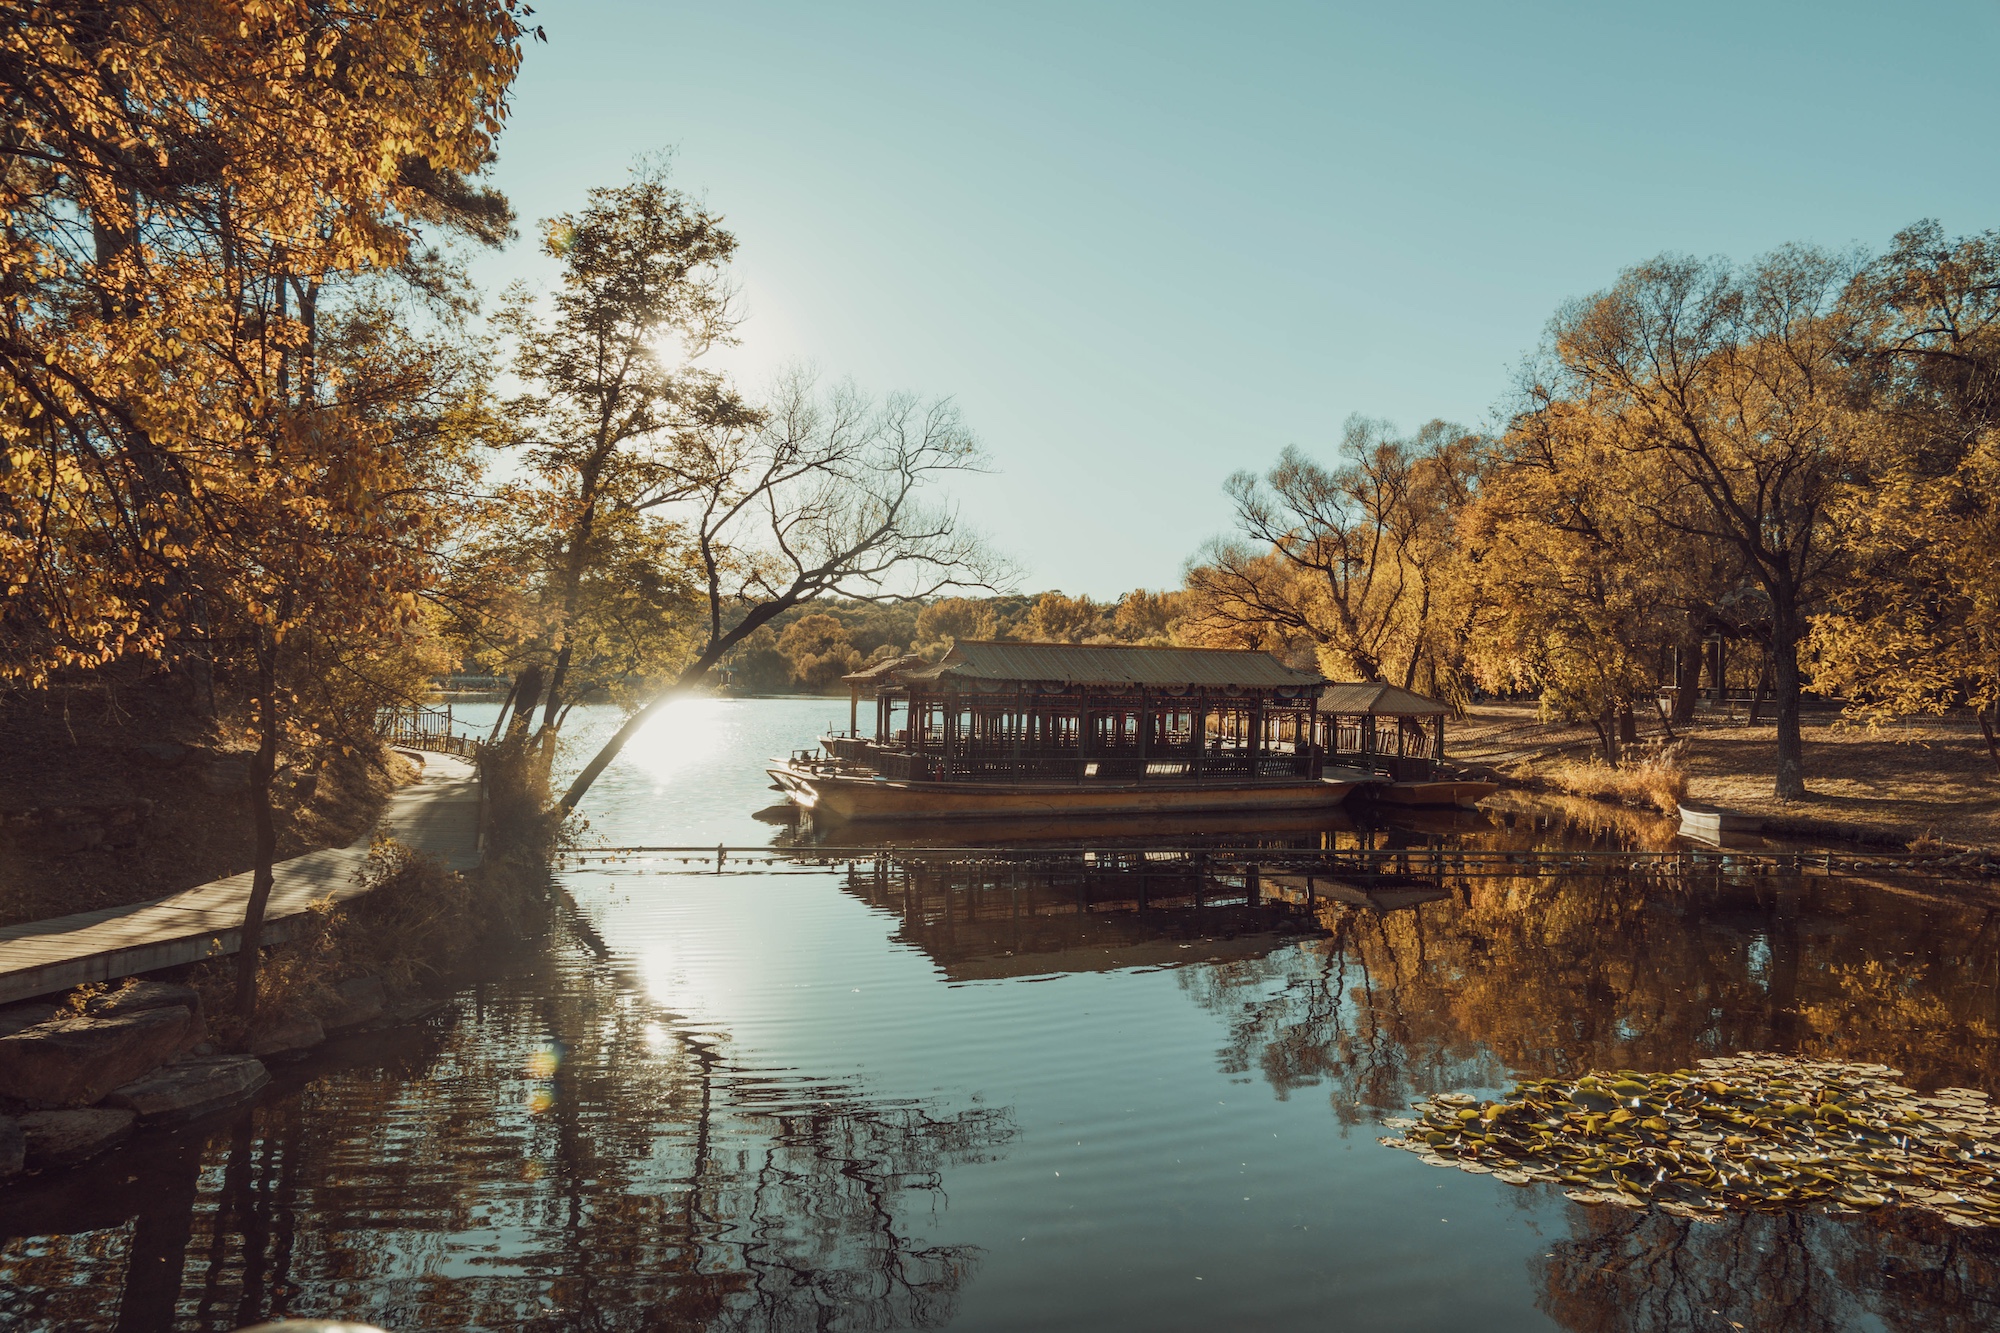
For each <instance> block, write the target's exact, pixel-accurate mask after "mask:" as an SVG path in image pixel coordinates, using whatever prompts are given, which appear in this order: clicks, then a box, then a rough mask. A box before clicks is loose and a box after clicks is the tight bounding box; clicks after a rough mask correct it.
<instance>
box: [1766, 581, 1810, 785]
mask: <svg viewBox="0 0 2000 1333" xmlns="http://www.w3.org/2000/svg"><path fill="white" fill-rule="evenodd" d="M1771 601H1772V614H1771V678H1772V682H1773V683H1774V684H1775V685H1776V687H1777V700H1776V702H1777V709H1778V772H1777V781H1776V784H1775V787H1774V792H1775V794H1776V795H1777V797H1778V799H1779V800H1781V801H1796V800H1798V799H1799V798H1801V797H1803V796H1804V795H1805V794H1806V758H1805V738H1804V736H1803V735H1802V734H1801V731H1800V720H1799V712H1800V696H1801V694H1802V692H1803V686H1802V684H1801V681H1800V678H1799V640H1800V639H1802V638H1804V637H1805V634H1804V626H1803V625H1802V624H1801V623H1800V617H1799V608H1798V605H1797V603H1796V601H1795V600H1794V599H1792V598H1789V597H1785V598H1780V597H1775V596H1774V597H1773V598H1772V599H1771Z"/></svg>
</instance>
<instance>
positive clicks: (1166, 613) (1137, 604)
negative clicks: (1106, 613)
mask: <svg viewBox="0 0 2000 1333" xmlns="http://www.w3.org/2000/svg"><path fill="white" fill-rule="evenodd" d="M1183 600H1184V599H1183V598H1182V595H1181V594H1180V593H1179V592H1174V591H1168V592H1152V591H1149V590H1148V589H1145V588H1135V589H1133V590H1132V591H1131V592H1128V593H1126V594H1124V595H1123V596H1122V597H1120V598H1119V599H1118V603H1117V606H1116V607H1115V608H1114V609H1113V610H1112V612H1111V632H1112V634H1113V636H1115V637H1116V638H1119V639H1122V640H1124V641H1125V642H1127V643H1145V642H1154V641H1160V642H1165V641H1166V640H1168V639H1169V638H1170V637H1171V636H1172V633H1173V627H1174V623H1175V622H1176V621H1177V620H1179V619H1180V616H1181V604H1182V601H1183Z"/></svg>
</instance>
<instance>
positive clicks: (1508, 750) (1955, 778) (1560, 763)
mask: <svg viewBox="0 0 2000 1333" xmlns="http://www.w3.org/2000/svg"><path fill="white" fill-rule="evenodd" d="M1641 722H1642V725H1641V729H1640V734H1641V736H1642V738H1643V739H1644V740H1645V741H1646V742H1647V743H1648V748H1649V750H1651V751H1652V752H1653V753H1658V752H1659V751H1660V750H1661V749H1663V748H1664V749H1666V750H1667V751H1668V753H1669V754H1670V755H1671V762H1670V763H1665V764H1661V763H1659V762H1658V761H1655V763H1654V765H1653V767H1652V768H1651V770H1650V771H1646V770H1641V769H1626V770H1618V771H1613V770H1611V769H1609V768H1607V767H1605V766H1604V765H1603V764H1602V763H1601V762H1598V761H1597V759H1596V751H1597V747H1598V741H1597V734H1596V732H1595V731H1593V730H1592V729H1591V728H1590V727H1588V726H1579V725H1573V724H1553V725H1551V724H1544V723H1543V722H1541V721H1540V719H1539V717H1538V715H1537V710H1536V707H1535V705H1533V704H1485V705H1480V706H1477V707H1475V708H1474V709H1473V710H1472V713H1471V716H1470V717H1468V718H1466V719H1465V720H1463V721H1461V722H1458V723H1456V724H1454V725H1452V726H1451V727H1450V729H1449V734H1448V738H1447V753H1448V756H1449V758H1450V759H1451V760H1453V761H1454V762H1456V763H1460V764H1466V765H1476V766H1479V767H1483V768H1489V769H1491V770H1493V771H1494V772H1495V773H1497V774H1499V775H1501V776H1502V777H1504V778H1506V779H1507V780H1509V781H1512V782H1514V783H1518V784H1520V785H1523V786H1533V787H1541V788H1545V789H1549V790H1556V791H1567V792H1572V793H1575V794H1578V795H1584V796H1592V797H1596V798H1598V799H1601V800H1613V801H1619V802H1622V803H1625V804H1629V805H1633V806H1653V807H1658V808H1665V807H1666V806H1667V805H1669V804H1670V803H1671V800H1672V799H1673V798H1674V796H1675V795H1677V790H1676V789H1677V786H1678V784H1679V783H1680V782H1682V781H1684V783H1685V791H1686V795H1687V797H1688V798H1689V799H1690V800H1694V801H1700V802H1705V803H1708V804H1713V805H1719V806H1724V807H1726V808H1728V809H1732V810H1740V811H1743V812H1745V813H1748V814H1755V815H1761V816H1763V817H1764V818H1765V819H1767V820H1768V821H1771V822H1770V824H1769V828H1770V830H1771V831H1773V832H1781V833H1795V834H1799V835H1803V836H1813V837H1841V838H1851V837H1860V838H1862V839H1865V840H1869V841H1875V842H1882V843H1893V844H1897V845H1902V844H1906V843H1908V842H1911V841H1914V840H1916V839H1919V838H1922V837H1924V836H1925V835H1926V834H1934V835H1935V836H1936V837H1937V838H1938V839H1940V840H1942V841H1944V842H1946V843H1951V844H1956V845H1962V846H1971V847H1996V846H2000V774H1996V773H1995V771H1994V767H1993V762H1992V759H1991V758H1990V757H1989V756H1988V754H1987V752H1986V746H1985V743H1984V741H1983V740H1982V739H1981V738H1980V735H1979V730H1978V728H1977V726H1976V725H1975V724H1973V723H1972V722H1970V721H1957V720H1953V719H1920V720H1914V721H1910V722H1901V723H1896V724H1892V725H1887V726H1883V727H1880V728H1872V729H1871V728H1866V727H1860V726H1856V725H1852V724H1848V723H1845V722H1842V721H1841V720H1840V718H1839V717H1838V715H1835V714H1831V713H1826V714H1817V713H1816V714H1809V715H1808V717H1807V719H1806V723H1805V758H1806V785H1807V787H1808V788H1809V794H1808V795H1807V796H1806V798H1805V799H1803V800H1798V801H1780V800H1778V799H1777V798H1776V797H1774V796H1773V795H1772V794H1771V775H1772V773H1773V771H1774V770H1775V768H1776V764H1777V727H1776V726H1775V724H1773V723H1771V722H1768V721H1766V722H1761V723H1759V724H1758V725H1756V726H1751V725H1750V724H1749V723H1748V722H1747V721H1744V720H1740V718H1739V719H1738V720H1730V719H1727V718H1721V717H1713V718H1711V717H1705V718H1702V719H1700V720H1698V721H1697V723H1696V724H1695V725H1694V726H1692V727H1681V728H1676V729H1675V732H1676V736H1677V743H1675V744H1672V745H1671V746H1667V745H1666V736H1665V732H1664V729H1663V728H1662V727H1661V726H1660V724H1659V722H1658V719H1656V718H1644V719H1641ZM1676 770H1677V773H1678V776H1677V774H1676Z"/></svg>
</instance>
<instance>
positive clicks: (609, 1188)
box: [0, 948, 1013, 1333]
mask: <svg viewBox="0 0 2000 1333" xmlns="http://www.w3.org/2000/svg"><path fill="white" fill-rule="evenodd" d="M544 967H545V968H546V969H547V970H548V971H549V972H550V973H552V974H553V975H544V976H542V977H540V978H527V979H525V980H524V979H516V980H514V981H510V982H509V983H507V984H506V985H504V986H495V987H491V988H487V990H486V992H485V993H482V994H481V995H480V996H479V997H478V1001H477V1011H476V1013H475V1014H474V1015H473V1016H472V1017H474V1018H476V1021H468V1022H463V1023H460V1024H458V1025H456V1026H455V1027H449V1028H443V1029H439V1030H436V1031H431V1030H428V1029H416V1030H411V1031H405V1032H403V1033H400V1034H396V1035H395V1036H394V1037H393V1038H391V1039H390V1040H391V1045H390V1047H389V1048H388V1049H386V1050H378V1049H371V1045H372V1044H373V1043H376V1042H379V1041H380V1040H382V1039H380V1038H370V1039H355V1040H352V1041H350V1042H348V1043H345V1044H344V1046H342V1047H340V1048H335V1049H333V1050H330V1051H329V1052H328V1054H329V1055H330V1056H331V1057H333V1058H335V1059H338V1058H339V1057H340V1056H341V1055H343V1054H344V1055H346V1056H347V1057H348V1058H349V1059H351V1060H352V1061H353V1065H352V1067H350V1068H348V1069H346V1070H344V1071H342V1073H341V1076H340V1077H337V1078H328V1077H323V1076H321V1077H315V1078H314V1079H313V1080H312V1081H310V1082H307V1083H305V1084H304V1085H303V1086H301V1087H298V1088H296V1089H294V1090H291V1091H290V1092H289V1094H288V1095H282V1096H278V1097H275V1098H269V1099H267V1100H266V1102H265V1103H264V1104H263V1105H262V1106H260V1107H259V1108H257V1110H256V1111H255V1112H254V1113H253V1114H251V1115H247V1116H244V1117H242V1118H240V1119H239V1120H238V1121H237V1122H236V1123H235V1124H234V1125H233V1126H232V1127H231V1128H230V1129H228V1130H226V1131H224V1132H223V1133H221V1134H219V1135H216V1136H214V1137H211V1138H204V1137H203V1136H200V1135H193V1134H190V1135H189V1136H186V1137H184V1138H182V1139H180V1140H169V1141H167V1142H164V1143H160V1144H157V1145H155V1146H154V1147H153V1148H152V1149H151V1150H149V1151H147V1152H144V1153H138V1152H132V1153H124V1154H119V1155H117V1156H116V1157H113V1158H111V1159H107V1160H106V1161H104V1162H102V1163H99V1164H98V1165H96V1166H94V1167H89V1168H85V1169H84V1170H82V1171H80V1172H77V1173H73V1174H71V1175H68V1176H66V1177H63V1178H60V1179H51V1180H49V1181H46V1182H41V1183H39V1184H37V1185H36V1186H33V1187H31V1188H29V1189H25V1190H17V1191H14V1192H12V1193H11V1194H10V1195H9V1198H8V1205H9V1206H8V1209H7V1210H6V1214H5V1216H4V1219H0V1238H4V1237H12V1238H13V1239H0V1282H4V1285H0V1328H6V1327H9V1326H10V1324H11V1325H13V1326H18V1327H21V1328H31V1327H34V1328H39V1327H61V1328H75V1329H85V1328H114V1327H115V1328H118V1329H120V1330H140V1329H146V1330H153V1329H163V1328H168V1327H174V1328H189V1329H204V1330H206V1329H215V1330H225V1329H232V1328H236V1327H238V1326H240V1325H243V1324H248V1323H253V1322H256V1321H257V1320H259V1319H261V1318H269V1317H277V1316H282V1315H286V1314H295V1313H301V1314H302V1313H313V1314H327V1313H330V1312H332V1313H338V1314H340V1315H342V1316H344V1317H348V1318H360V1319H366V1320H369V1321H370V1322H373V1323H376V1324H379V1325H381V1326H383V1327H387V1328H394V1329H398V1330H404V1331H406V1333H411V1331H414V1330H421V1329H462V1328H475V1327H477V1328H506V1329H523V1330H536V1329H557V1328H561V1329H604V1330H616V1329H682V1328H685V1329H731V1328H742V1329H758V1330H765V1329H773V1330H784V1329H817V1328H826V1327H838V1328H841V1329H857V1330H860V1329H886V1328H930V1327H937V1326H940V1325H942V1324H944V1323H946V1322H948V1321H949V1320H950V1318H951V1316H952V1314H953V1313H954V1311H955V1309H956V1302H957V1298H958V1293H959V1291H960V1290H961V1288H962V1287H963V1285H964V1283H965V1282H966V1281H967V1280H968V1279H969V1277H970V1276H971V1274H972V1272H973V1271H974V1270H975V1269H976V1267H977V1265H978V1262H979V1254H978V1252H977V1251H976V1250H975V1249H973V1248H971V1247H965V1246H939V1245H930V1244H927V1243H925V1242H924V1240H923V1239H922V1237H921V1235H920V1234H919V1227H918V1223H919V1222H920V1220H921V1214H922V1213H923V1212H924V1211H925V1210H926V1209H935V1208H936V1207H938V1206H939V1205H940V1204H941V1201H942V1174H941V1173H942V1172H943V1170H944V1169H945V1168H946V1167H949V1166H951V1165H954V1164H957V1163H963V1162H969V1161H977V1160H983V1159H985V1158H987V1157H989V1156H991V1155H992V1154H994V1153H996V1152H997V1151H999V1150H1000V1149H1001V1148H1002V1147H1003V1145H1005V1144H1006V1143H1007V1141H1008V1140H1009V1139H1010V1138H1011V1137H1012V1135H1013V1124H1012V1119H1011V1116H1010V1114H1009V1112H1008V1111H1006V1110H1004V1109H992V1108H987V1107H979V1106H974V1107H970V1108H967V1109H963V1110H958V1111H942V1110H940V1109H938V1108H936V1107H934V1106H928V1105H920V1104H914V1103H906V1104H883V1103H881V1102H879V1101H870V1100H868V1099H866V1098H865V1097H864V1096H863V1095H862V1094H861V1092H860V1090H859V1089H858V1088H857V1087H856V1086H855V1085H853V1084H851V1083H847V1082H843V1081H837V1080H826V1081H812V1080H802V1079H799V1078H797V1077H794V1076H792V1075H790V1074H781V1073H765V1072H762V1071H759V1070H756V1069H746V1068H741V1067H738V1066H735V1065H733V1064H732V1063H731V1062H730V1061H729V1060H728V1059H727V1058H726V1056H725V1055H724V1054H723V1052H722V1049H721V1047H720V1045H719V1043H718V1042H717V1040H715V1039H713V1038H711V1037H708V1036H705V1035H703V1034H701V1033H700V1032H698V1031H695V1030H693V1029H692V1028H691V1027H690V1026H689V1025H686V1024H680V1023H677V1022H676V1021H675V1018H674V1016H673V1015H671V1014H667V1013H664V1012H662V1011H661V1010H660V1009H659V1008H658V1007H657V1006H655V1005H653V1004H651V1003H650V1002H649V1001H647V1000H646V999H644V998H643V995H642V992H640V991H639V990H638V989H637V988H636V987H634V986H632V985H629V984H627V983H626V981H625V980H624V979H622V978H620V977H619V976H618V975H617V974H616V973H615V971H614V970H613V969H612V968H611V967H610V966H609V965H608V964H607V963H605V962H603V961H602V960H599V959H593V958H591V957H590V956H589V955H588V954H587V953H586V952H583V951H578V950H572V949H566V948H565V949H554V950H552V952H551V956H550V957H549V958H547V959H546V960H545V962H544ZM385 1056H386V1058H384V1057H385ZM328 1072H330V1071H329V1070H328V1069H327V1066H326V1065H325V1064H323V1063H322V1064H320V1065H318V1066H317V1067H316V1069H315V1074H316V1075H324V1074H326V1073H328Z"/></svg>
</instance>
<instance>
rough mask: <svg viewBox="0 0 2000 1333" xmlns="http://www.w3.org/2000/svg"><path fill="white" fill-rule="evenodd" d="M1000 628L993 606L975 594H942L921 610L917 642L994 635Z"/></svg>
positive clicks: (924, 642)
mask: <svg viewBox="0 0 2000 1333" xmlns="http://www.w3.org/2000/svg"><path fill="white" fill-rule="evenodd" d="M999 631H1000V626H999V619H998V617H996V616H995V614H994V611H993V608H992V607H991V606H989V605H987V604H986V603H985V602H983V601H981V600H979V599H977V598H972V597H940V598H938V599H937V600H936V601H934V602H932V603H930V604H929V605H928V606H926V607H924V609H923V610H921V611H919V612H918V613H917V642H918V643H920V644H934V643H939V642H941V641H943V640H947V639H948V640H950V641H952V642H953V643H956V642H957V641H958V640H960V639H990V638H992V637H993V636H994V635H996V634H998V633H999Z"/></svg>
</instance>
